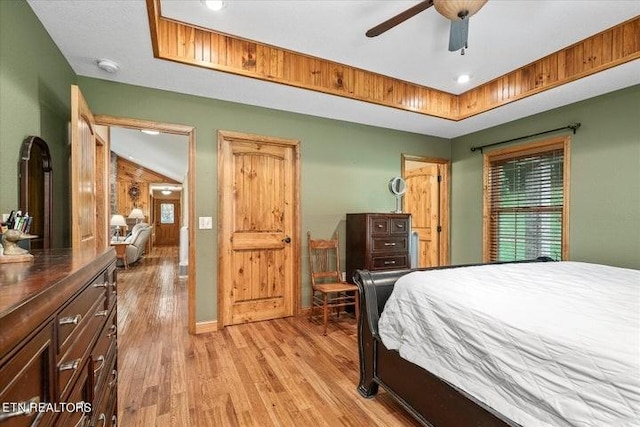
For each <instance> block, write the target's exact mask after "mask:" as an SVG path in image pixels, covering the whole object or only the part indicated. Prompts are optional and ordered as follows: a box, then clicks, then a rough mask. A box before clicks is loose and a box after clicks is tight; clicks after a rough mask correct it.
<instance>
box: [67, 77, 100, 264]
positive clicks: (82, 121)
mask: <svg viewBox="0 0 640 427" xmlns="http://www.w3.org/2000/svg"><path fill="white" fill-rule="evenodd" d="M70 166H71V218H70V219H71V246H72V247H73V248H74V249H80V250H82V251H84V250H91V251H95V250H97V249H99V248H98V246H99V245H103V244H104V243H101V241H104V238H99V237H98V221H97V204H98V199H97V198H96V194H97V188H96V180H97V177H98V176H102V175H101V174H97V173H96V169H97V166H98V162H97V158H96V134H95V120H94V118H93V114H92V113H91V110H90V109H89V106H88V105H87V102H86V101H85V99H84V97H83V96H82V93H81V92H80V89H79V88H78V86H75V85H73V86H71V165H70ZM102 197H104V195H102Z"/></svg>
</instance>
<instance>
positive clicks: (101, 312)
mask: <svg viewBox="0 0 640 427" xmlns="http://www.w3.org/2000/svg"><path fill="white" fill-rule="evenodd" d="M107 314H109V310H98V311H96V314H94V315H93V316H94V317H107Z"/></svg>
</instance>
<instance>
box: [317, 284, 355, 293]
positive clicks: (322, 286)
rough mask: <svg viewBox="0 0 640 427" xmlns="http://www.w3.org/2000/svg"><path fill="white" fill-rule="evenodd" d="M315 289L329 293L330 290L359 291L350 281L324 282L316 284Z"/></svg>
mask: <svg viewBox="0 0 640 427" xmlns="http://www.w3.org/2000/svg"><path fill="white" fill-rule="evenodd" d="M314 289H315V290H316V291H318V292H322V293H329V292H351V291H357V290H358V287H357V286H356V285H352V284H350V283H346V282H341V283H323V284H320V285H316V286H315V287H314Z"/></svg>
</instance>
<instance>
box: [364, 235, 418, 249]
mask: <svg viewBox="0 0 640 427" xmlns="http://www.w3.org/2000/svg"><path fill="white" fill-rule="evenodd" d="M371 246H372V248H371V251H372V252H374V253H379V252H405V251H407V250H408V248H409V239H407V237H402V236H390V237H375V238H373V239H371Z"/></svg>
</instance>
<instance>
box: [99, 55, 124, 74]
mask: <svg viewBox="0 0 640 427" xmlns="http://www.w3.org/2000/svg"><path fill="white" fill-rule="evenodd" d="M97 64H98V68H100V69H101V70H104V71H106V72H107V73H111V74H113V73H115V72H116V71H118V70H119V69H120V66H119V65H118V64H117V63H116V62H114V61H112V60H110V59H99V60H98V63H97Z"/></svg>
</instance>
